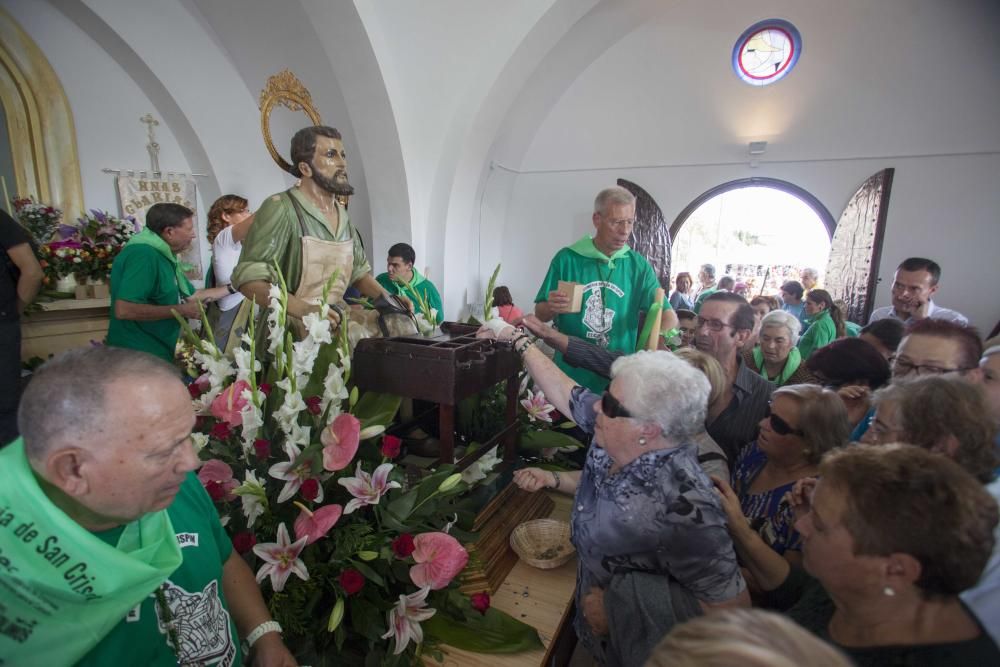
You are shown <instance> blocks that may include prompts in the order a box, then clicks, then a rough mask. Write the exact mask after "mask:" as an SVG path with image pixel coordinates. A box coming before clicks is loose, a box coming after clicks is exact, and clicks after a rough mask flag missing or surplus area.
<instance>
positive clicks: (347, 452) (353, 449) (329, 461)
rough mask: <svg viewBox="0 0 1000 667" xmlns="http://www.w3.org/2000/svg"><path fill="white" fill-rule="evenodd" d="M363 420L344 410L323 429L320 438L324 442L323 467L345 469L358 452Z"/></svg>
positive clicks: (334, 469)
mask: <svg viewBox="0 0 1000 667" xmlns="http://www.w3.org/2000/svg"><path fill="white" fill-rule="evenodd" d="M360 434H361V422H360V421H358V418H357V417H355V416H354V415H350V414H347V413H346V412H343V413H341V414H339V415H337V418H336V419H334V420H333V422H331V424H330V425H329V426H327V427H326V428H325V429H323V433H322V434H320V436H319V440H320V442H322V443H323V468H324V469H326V470H333V471H336V470H343V469H344V468H346V467H347V466H349V465H350V464H351V461H353V460H354V455H355V454H357V453H358V442H359V436H360Z"/></svg>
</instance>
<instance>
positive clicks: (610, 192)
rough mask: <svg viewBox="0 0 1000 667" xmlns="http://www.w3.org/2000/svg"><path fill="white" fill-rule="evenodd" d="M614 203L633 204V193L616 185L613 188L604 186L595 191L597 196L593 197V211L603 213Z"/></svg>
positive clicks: (619, 204)
mask: <svg viewBox="0 0 1000 667" xmlns="http://www.w3.org/2000/svg"><path fill="white" fill-rule="evenodd" d="M615 205H617V206H634V205H635V195H633V194H632V193H631V192H629V191H628V190H626V189H625V188H622V187H619V186H617V185H616V186H614V187H613V188H604V189H603V190H601V191H600V192H598V193H597V198H596V199H594V213H599V214H601V215H604V214H605V213H607V211H608V208H609V207H610V206H615Z"/></svg>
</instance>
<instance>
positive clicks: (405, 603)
mask: <svg viewBox="0 0 1000 667" xmlns="http://www.w3.org/2000/svg"><path fill="white" fill-rule="evenodd" d="M429 592H430V589H429V588H421V589H420V590H419V591H417V592H416V593H412V594H410V595H400V596H399V602H397V603H396V606H394V607H393V608H392V609H390V610H389V613H388V614H387V618H388V620H389V631H388V632H387V633H385V634H384V635H382V639H388V638H389V637H392V638H393V639H395V640H396V647H395V648H394V649H393V650H392V653H393V655H399V654H400V653H402V652H403V651H405V650H406V646H407V644H409V643H410V640H411V639H412V640H413V641H414V642H415V643H417V644H420V643H422V642H423V641H424V629H423V628H421V627H420V621H426V620H427V619H428V618H430V617H431V616H433V615H434V614H435V613H437V610H436V609H431V608H430V607H428V606H427V605H426V604H425V602H426V600H427V593H429Z"/></svg>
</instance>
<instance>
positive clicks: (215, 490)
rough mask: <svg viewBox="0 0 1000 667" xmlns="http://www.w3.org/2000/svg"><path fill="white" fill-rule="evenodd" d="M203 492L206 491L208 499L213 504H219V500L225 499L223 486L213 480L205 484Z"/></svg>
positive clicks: (225, 491) (225, 490)
mask: <svg viewBox="0 0 1000 667" xmlns="http://www.w3.org/2000/svg"><path fill="white" fill-rule="evenodd" d="M205 490H206V491H208V495H209V497H210V498H211V499H212V500H214V501H215V502H219V501H220V500H222V499H223V498H225V497H226V493H228V491H227V489H226V487H225V486H223V485H222V484H219V483H218V482H216V481H214V480H209V481H208V482H205Z"/></svg>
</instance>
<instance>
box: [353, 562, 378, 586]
mask: <svg viewBox="0 0 1000 667" xmlns="http://www.w3.org/2000/svg"><path fill="white" fill-rule="evenodd" d="M351 564H352V565H353V566H354V567H355V569H357V571H358V572H360V573H361V574H363V575H365V579H368V580H369V581H371V582H372V583H373V584H375V585H377V586H383V587H384V586H385V579H383V578H382V575H380V574H379V573H378V572H376V571H375V570H373V569H372V568H370V567H368V566H367V565H365V564H364V563H359V562H358V561H354V562H353V563H351Z"/></svg>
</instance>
